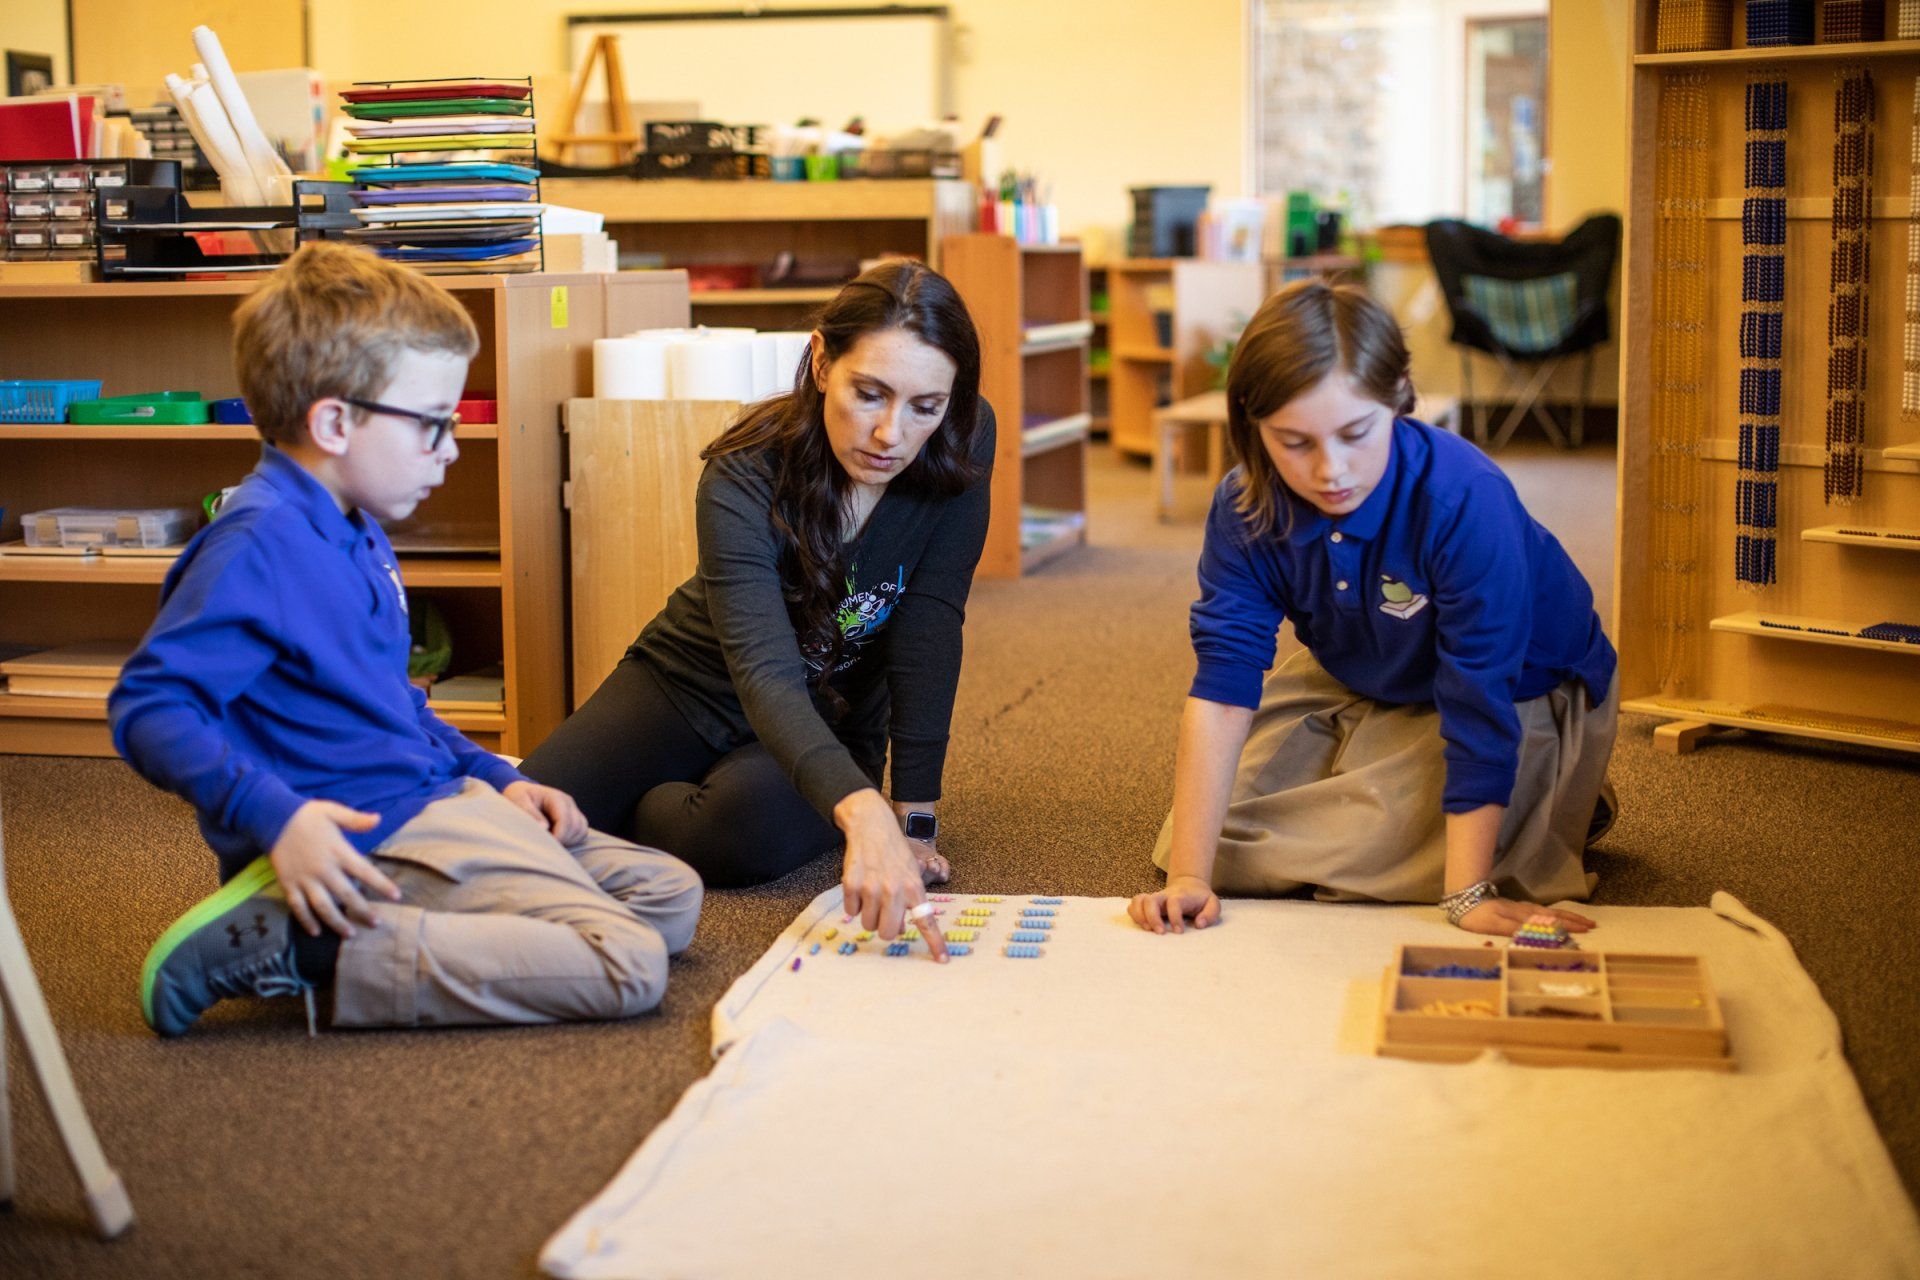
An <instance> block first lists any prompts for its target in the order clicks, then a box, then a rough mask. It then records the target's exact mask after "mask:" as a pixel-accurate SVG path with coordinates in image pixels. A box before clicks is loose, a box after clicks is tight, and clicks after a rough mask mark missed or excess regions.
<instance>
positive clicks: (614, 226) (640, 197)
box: [540, 178, 976, 329]
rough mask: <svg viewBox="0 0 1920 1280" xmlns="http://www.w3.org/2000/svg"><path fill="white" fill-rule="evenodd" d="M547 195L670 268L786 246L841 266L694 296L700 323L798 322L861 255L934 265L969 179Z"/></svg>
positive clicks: (694, 184)
mask: <svg viewBox="0 0 1920 1280" xmlns="http://www.w3.org/2000/svg"><path fill="white" fill-rule="evenodd" d="M540 188H541V195H542V198H543V199H546V200H549V201H551V202H553V203H554V204H561V205H568V206H571V207H573V208H576V209H587V210H590V211H592V212H594V213H598V214H601V215H603V216H604V217H605V218H606V220H607V222H606V228H607V234H608V235H610V236H612V237H613V238H614V240H615V241H617V242H618V243H619V246H620V249H621V252H622V253H627V254H632V253H652V254H663V255H665V258H666V264H667V265H668V266H669V267H701V266H716V265H729V266H734V265H753V266H758V267H766V266H768V265H769V264H771V263H772V262H773V261H774V260H775V259H776V258H778V257H779V256H780V255H781V254H782V253H792V254H794V255H795V256H796V257H798V258H799V259H801V260H802V262H814V263H818V262H839V263H842V264H844V267H845V270H844V278H843V279H840V280H835V281H832V282H831V285H830V286H825V285H823V286H819V287H811V288H793V289H782V288H771V289H735V290H715V291H711V292H701V293H696V294H694V295H693V297H692V304H693V307H694V315H695V318H697V319H698V320H699V322H700V323H701V324H707V325H749V326H752V327H754V328H757V329H794V328H800V327H804V325H805V323H806V320H807V317H808V313H809V312H810V311H811V310H812V309H813V308H816V307H818V306H820V305H821V304H823V303H825V302H826V301H827V300H829V299H830V298H832V297H833V295H834V293H835V292H836V291H837V290H838V286H839V285H841V284H843V283H845V281H846V280H847V279H851V278H852V277H853V275H854V273H855V272H856V271H857V270H858V266H859V264H860V263H861V262H863V261H866V260H868V259H872V258H878V257H882V256H884V255H888V254H902V255H905V256H907V257H912V258H918V259H920V260H921V261H923V262H926V263H928V264H929V265H931V266H933V267H936V268H937V267H939V265H940V243H941V241H942V240H944V239H945V238H946V237H947V236H949V235H955V234H958V233H961V232H966V231H971V230H972V229H973V225H974V217H975V207H976V206H975V201H976V197H975V195H974V189H973V187H972V185H971V184H969V183H965V182H958V181H952V180H946V179H899V180H892V179H872V178H862V179H854V180H850V181H845V182H766V181H739V182H701V181H696V180H694V179H690V178H665V179H656V180H649V181H645V182H640V181H633V180H629V179H625V178H549V179H546V180H545V181H543V182H542V183H541V184H540Z"/></svg>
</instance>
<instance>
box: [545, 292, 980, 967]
mask: <svg viewBox="0 0 1920 1280" xmlns="http://www.w3.org/2000/svg"><path fill="white" fill-rule="evenodd" d="M979 382H980V348H979V339H978V337H977V335H976V333H975V331H974V326H973V321H972V319H971V317H969V316H968V314H967V310H966V306H965V304H963V303H962V302H961V300H960V297H959V295H958V294H957V293H955V292H954V289H953V286H952V285H950V284H949V283H947V281H946V280H945V279H943V278H942V277H940V276H939V275H937V274H935V273H934V272H932V271H930V270H928V269H927V268H926V267H924V266H921V265H920V264H918V263H914V262H905V261H898V262H888V263H885V264H882V265H881V266H878V267H875V268H873V269H872V270H870V271H868V272H866V273H865V274H863V275H861V276H860V277H859V278H858V279H856V280H854V281H853V282H852V283H850V284H848V285H847V286H846V287H845V288H844V289H842V290H841V291H840V293H839V294H838V295H837V296H836V297H835V298H834V300H833V301H832V302H831V303H829V304H828V306H827V308H826V311H825V312H824V314H823V315H822V317H821V319H820V323H819V327H818V328H817V329H816V330H815V331H814V334H813V343H812V347H811V349H810V353H809V356H808V358H807V359H806V360H805V361H803V362H802V365H801V367H800V369H799V370H798V376H797V377H796V379H795V383H794V388H793V390H792V392H790V393H789V394H786V395H782V396H778V397H776V398H774V399H772V400H768V401H766V402H764V403H761V404H757V405H754V406H752V407H750V408H748V409H747V410H746V412H745V413H744V414H743V415H742V417H741V418H740V420H739V421H738V422H736V423H735V424H734V425H733V426H731V427H729V428H728V429H727V431H726V432H725V433H724V434H722V435H721V437H720V438H719V439H718V440H717V441H715V442H714V443H713V444H712V445H710V446H708V448H707V450H706V451H705V453H704V454H703V456H704V457H705V458H706V459H707V466H706V470H705V471H704V473H703V474H702V476H701V479H700V487H699V492H698V497H697V498H696V512H697V523H698V531H699V547H700V559H699V567H698V569H697V571H696V572H695V573H694V576H693V577H692V578H690V579H688V580H687V582H686V583H685V584H684V585H682V586H681V587H680V588H679V590H677V591H676V592H674V594H673V596H672V598H671V599H669V600H668V602H667V605H666V608H665V609H663V610H662V611H661V612H660V614H659V616H658V617H656V618H654V620H653V621H652V622H650V623H648V624H647V627H646V629H645V630H644V631H642V632H641V633H640V638H639V639H638V640H636V641H634V643H633V646H632V648H631V649H629V650H628V653H627V656H626V658H625V659H624V660H623V661H622V662H621V663H620V665H619V666H618V667H617V668H615V670H614V672H613V674H612V675H610V676H608V677H607V679H606V681H605V683H603V684H602V685H601V686H600V688H599V689H598V690H597V691H596V692H595V693H594V695H593V697H592V698H590V699H589V700H588V701H587V703H586V704H585V705H584V706H582V707H581V708H580V709H579V710H578V711H576V712H575V713H574V714H573V716H572V717H571V718H569V719H568V720H567V722H566V723H565V724H563V725H561V726H560V728H559V729H558V730H556V731H555V733H554V734H553V736H552V737H551V738H549V739H548V740H547V741H546V742H545V743H543V744H541V746H540V747H539V749H537V750H536V751H535V752H534V753H533V754H532V755H531V756H529V757H527V759H526V761H525V763H524V764H522V765H521V772H523V773H524V774H526V776H528V777H530V778H538V779H540V780H542V781H543V782H545V783H547V784H548V785H553V786H563V787H565V788H566V789H567V790H568V791H569V792H570V794H572V795H573V796H574V797H575V798H576V799H577V800H578V801H579V804H580V807H581V808H582V809H583V810H584V811H585V812H586V814H587V815H588V820H589V821H590V822H593V823H597V824H599V825H600V826H601V827H602V828H605V829H607V830H612V831H620V832H636V831H644V832H646V833H647V839H648V840H650V841H651V842H652V843H653V844H654V845H655V846H657V847H660V848H664V849H671V850H673V851H674V853H675V854H676V855H677V856H678V857H680V858H682V859H684V860H685V861H687V862H688V863H690V864H692V865H693V866H694V867H695V868H697V869H698V870H699V872H700V874H701V876H702V878H703V879H705V881H706V882H707V883H708V884H709V885H712V886H729V885H746V884H756V883H759V882H761V881H764V880H771V879H773V878H774V877H776V876H781V875H785V874H786V873H787V872H789V871H792V870H793V869H794V868H796V867H798V866H800V865H802V864H803V863H806V862H809V861H811V860H813V859H814V858H817V857H819V856H821V855H823V854H825V853H827V852H829V851H830V850H832V849H834V848H835V847H836V846H839V845H841V844H843V843H844V845H845V847H846V857H845V864H844V869H843V883H844V885H845V888H846V901H847V908H848V910H849V911H850V912H854V913H857V914H861V915H862V916H863V919H864V920H865V923H866V925H867V927H868V928H877V929H879V930H880V932H881V935H882V936H883V937H893V936H895V934H897V933H898V932H899V931H900V929H901V928H902V923H903V921H902V916H903V914H904V913H905V912H906V911H907V910H908V909H909V908H913V907H915V906H917V905H919V904H920V903H921V902H922V900H923V898H924V892H923V881H924V880H944V879H946V877H947V874H948V867H947V863H946V861H945V860H944V859H943V858H942V857H941V856H940V855H939V854H938V853H937V852H936V851H935V846H934V837H935V831H936V822H937V819H936V817H935V816H934V808H935V805H934V802H935V801H936V800H937V799H938V798H939V796H940V775H941V771H942V768H943V766H944V763H945V759H946V750H947V732H948V722H949V720H950V719H951V717H952V714H953V698H954V689H955V687H956V685H957V684H958V681H959V678H960V638H961V637H960V632H961V622H962V620H963V617H964V614H965V609H966V601H967V593H968V590H969V588H970V586H971V584H972V581H973V570H974V566H975V565H976V564H977V563H978V561H979V559H980V551H981V547H982V545H983V544H984V542H985V540H986V530H987V495H988V485H987V477H988V476H989V474H990V473H991V472H992V469H993V442H994V423H993V414H992V411H991V410H990V409H989V408H988V407H987V405H986V404H985V403H984V402H983V401H982V400H981V399H980V394H979ZM889 739H891V741H892V747H893V797H894V798H893V801H892V803H891V804H890V803H889V802H888V800H887V799H886V798H885V797H883V796H882V794H881V792H880V790H879V787H880V782H881V775H882V772H883V769H884V766H885V762H886V756H887V744H888V740H889Z"/></svg>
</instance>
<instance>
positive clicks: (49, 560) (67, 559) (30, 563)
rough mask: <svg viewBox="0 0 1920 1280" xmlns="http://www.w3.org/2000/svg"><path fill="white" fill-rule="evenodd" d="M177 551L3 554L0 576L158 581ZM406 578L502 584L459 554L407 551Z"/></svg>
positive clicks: (434, 583) (102, 582) (489, 566)
mask: <svg viewBox="0 0 1920 1280" xmlns="http://www.w3.org/2000/svg"><path fill="white" fill-rule="evenodd" d="M175 559H176V557H175V556H108V555H93V556H35V555H0V582H72V583H93V584H95V585H98V586H129V585H131V586H142V585H147V584H151V585H154V586H158V585H159V584H160V583H161V581H162V580H164V579H165V578H166V576H167V570H169V569H171V568H173V562H174V560H175ZM400 578H401V581H403V582H405V583H406V584H407V585H408V586H409V587H476V588H485V587H491V588H495V589H497V588H498V587H499V586H500V561H499V560H498V559H497V558H495V559H482V558H477V557H476V558H474V559H471V560H469V559H463V558H460V557H455V556H402V557H401V558H400Z"/></svg>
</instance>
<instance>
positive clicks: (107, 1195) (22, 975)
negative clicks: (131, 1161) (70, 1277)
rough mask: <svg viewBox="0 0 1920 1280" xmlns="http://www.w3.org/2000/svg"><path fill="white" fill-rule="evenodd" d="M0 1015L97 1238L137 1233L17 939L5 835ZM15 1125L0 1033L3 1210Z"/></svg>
mask: <svg viewBox="0 0 1920 1280" xmlns="http://www.w3.org/2000/svg"><path fill="white" fill-rule="evenodd" d="M0 997H4V999H0V1010H11V1011H12V1013H13V1016H14V1019H15V1020H16V1021H17V1022H18V1023H19V1024H20V1040H21V1042H22V1043H23V1044H25V1045H26V1047H27V1058H28V1060H29V1061H31V1062H32V1063H33V1072H34V1075H36V1076H37V1077H39V1080H40V1093H41V1095H42V1096H43V1097H44V1098H45V1099H46V1104H47V1112H48V1114H49V1115H51V1116H52V1117H53V1125H54V1128H56V1129H58V1130H59V1132H60V1141H61V1142H62V1143H63V1144H65V1146H66V1148H67V1159H68V1160H69V1161H70V1162H71V1163H72V1164H73V1171H74V1173H75V1175H77V1176H78V1177H79V1179H80V1189H81V1190H82V1191H83V1192H84V1193H85V1195H86V1199H87V1212H88V1213H89V1214H91V1215H92V1217H93V1226H94V1230H96V1231H98V1232H99V1233H100V1238H101V1239H102V1240H111V1239H113V1238H114V1237H115V1236H117V1235H119V1234H120V1233H121V1232H123V1231H125V1230H126V1229H127V1228H128V1227H130V1226H132V1225H133V1204H132V1202H131V1201H129V1200H128V1199H127V1189H126V1186H125V1184H124V1183H122V1182H121V1181H120V1175H119V1174H118V1173H115V1172H114V1170H113V1167H112V1166H111V1165H109V1164H108V1163H107V1157H106V1154H105V1153H104V1152H102V1151H101V1150H100V1140H99V1139H98V1138H96V1137H95V1136H94V1133H93V1125H92V1124H91V1123H89V1122H88V1120H87V1109H86V1107H84V1106H83V1105H81V1102H80V1094H79V1092H78V1091H77V1090H76V1089H75V1088H74V1087H73V1073H72V1072H71V1071H69V1070H68V1069H67V1056H66V1054H64V1053H62V1052H61V1050H60V1038H59V1036H58V1035H56V1034H55V1033H54V1029H53V1019H52V1018H50V1017H48V1016H47V1002H46V1000H45V998H43V997H42V995H41V994H40V980H39V979H38V978H37V977H35V976H34V972H33V962H32V960H31V959H30V958H29V957H28V956H27V947H26V943H25V942H24V941H23V940H22V939H21V937H20V925H19V923H18V922H17V921H15V920H14V918H13V904H12V903H11V902H9V901H8V900H7V877H6V849H5V839H4V834H3V833H0ZM13 1187H14V1168H13V1120H12V1117H11V1115H10V1114H9V1112H8V1110H7V1039H6V1035H5V1028H4V1027H3V1026H0V1208H9V1209H10V1208H12V1207H13Z"/></svg>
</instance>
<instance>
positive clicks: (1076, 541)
mask: <svg viewBox="0 0 1920 1280" xmlns="http://www.w3.org/2000/svg"><path fill="white" fill-rule="evenodd" d="M1086 541H1087V527H1086V526H1085V525H1073V526H1071V527H1067V528H1062V529H1061V530H1060V531H1059V532H1058V533H1056V534H1054V535H1053V536H1052V537H1050V538H1048V539H1046V540H1045V541H1043V542H1036V543H1032V544H1030V545H1027V546H1023V547H1021V548H1020V572H1022V573H1031V572H1033V571H1034V570H1035V569H1038V568H1039V567H1040V566H1041V565H1043V564H1045V563H1047V561H1049V560H1054V559H1058V558H1059V557H1060V556H1063V555H1065V554H1066V553H1067V552H1069V551H1071V550H1073V549H1074V548H1075V547H1079V546H1084V545H1085V544H1086Z"/></svg>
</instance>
